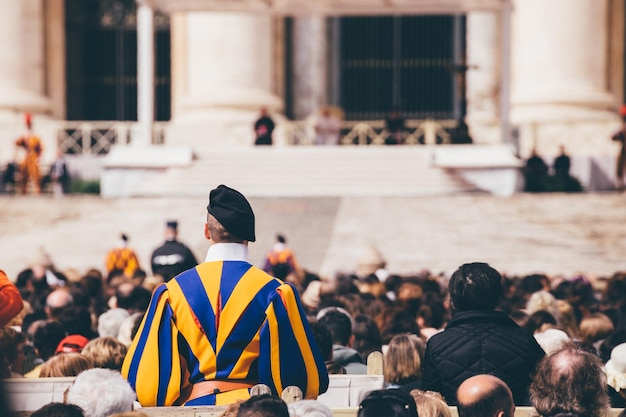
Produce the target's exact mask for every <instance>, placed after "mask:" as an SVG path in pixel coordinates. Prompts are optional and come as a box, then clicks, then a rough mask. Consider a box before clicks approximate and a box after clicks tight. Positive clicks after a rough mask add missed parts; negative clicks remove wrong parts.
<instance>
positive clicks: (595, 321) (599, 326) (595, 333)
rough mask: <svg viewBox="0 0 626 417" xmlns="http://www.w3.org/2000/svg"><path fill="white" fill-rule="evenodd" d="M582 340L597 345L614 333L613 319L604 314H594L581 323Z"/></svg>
mask: <svg viewBox="0 0 626 417" xmlns="http://www.w3.org/2000/svg"><path fill="white" fill-rule="evenodd" d="M579 329H580V338H581V339H582V340H583V342H588V343H595V342H597V341H598V340H602V339H604V338H606V337H607V336H609V335H610V334H611V333H613V330H614V329H615V328H614V326H613V322H612V321H611V319H610V318H609V317H608V316H607V315H605V314H602V313H592V314H590V315H589V317H585V318H584V319H582V320H581V321H580V326H579Z"/></svg>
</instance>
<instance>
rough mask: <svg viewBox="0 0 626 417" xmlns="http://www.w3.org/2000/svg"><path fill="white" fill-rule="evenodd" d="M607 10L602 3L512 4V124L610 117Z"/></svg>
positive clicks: (524, 0) (553, 0)
mask: <svg viewBox="0 0 626 417" xmlns="http://www.w3.org/2000/svg"><path fill="white" fill-rule="evenodd" d="M607 7H608V3H607V0H550V1H544V0H516V1H515V3H514V9H513V33H512V38H513V45H512V50H513V57H512V95H511V104H512V118H513V121H514V122H524V121H532V120H581V119H598V118H606V117H609V116H610V110H612V109H614V108H615V106H616V103H615V97H613V96H612V95H611V94H610V93H609V92H608V90H607V85H608V82H607V81H608V80H607V74H608V73H607V62H608V59H607V51H608V44H607V42H608V39H607V38H608V33H607V29H606V28H607V23H608V20H607V19H608V13H607V12H608V9H607Z"/></svg>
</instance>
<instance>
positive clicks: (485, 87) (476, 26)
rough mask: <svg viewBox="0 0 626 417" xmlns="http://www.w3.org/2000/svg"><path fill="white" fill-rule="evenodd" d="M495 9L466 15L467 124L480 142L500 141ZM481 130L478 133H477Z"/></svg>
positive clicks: (497, 28) (497, 37) (499, 76)
mask: <svg viewBox="0 0 626 417" xmlns="http://www.w3.org/2000/svg"><path fill="white" fill-rule="evenodd" d="M498 16H499V15H498V14H497V13H495V12H482V11H478V12H470V13H468V14H467V29H466V31H467V32H466V33H467V64H468V65H469V69H468V71H467V73H466V78H467V123H468V125H469V126H470V128H471V130H472V133H473V134H472V136H473V137H474V140H475V141H477V142H499V141H500V140H501V138H500V136H501V134H500V133H501V132H499V130H498V128H497V127H498V123H499V114H498V113H499V111H498V106H499V102H498V100H499V97H500V95H499V92H500V91H499V88H500V85H501V81H502V80H501V74H500V72H499V69H500V67H499V62H498V58H499V56H498V51H499V50H500V45H499V39H500V36H499V34H500V32H499V30H500V28H499V25H498V20H499V19H498ZM477 130H478V132H477Z"/></svg>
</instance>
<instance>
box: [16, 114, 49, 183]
mask: <svg viewBox="0 0 626 417" xmlns="http://www.w3.org/2000/svg"><path fill="white" fill-rule="evenodd" d="M24 122H25V123H26V129H27V132H26V134H25V135H23V136H21V137H20V138H19V139H17V140H16V141H15V146H17V147H18V148H23V149H24V151H25V155H24V159H23V160H22V161H21V162H20V164H19V170H20V174H21V175H20V191H21V192H22V194H26V189H27V188H28V183H29V182H31V181H32V183H33V186H34V190H35V194H40V193H41V174H40V172H39V157H40V156H41V153H42V152H43V146H42V144H41V139H39V136H37V135H35V134H34V133H33V129H32V127H33V125H32V116H31V114H30V113H26V114H25V115H24Z"/></svg>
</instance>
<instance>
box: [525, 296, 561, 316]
mask: <svg viewBox="0 0 626 417" xmlns="http://www.w3.org/2000/svg"><path fill="white" fill-rule="evenodd" d="M541 310H543V311H547V312H548V313H550V314H552V316H553V317H554V319H555V320H556V322H557V324H559V323H560V322H561V320H560V314H559V306H558V305H557V302H556V298H554V296H553V295H552V294H550V293H549V292H548V291H543V290H542V291H537V292H535V293H533V294H532V295H531V296H530V298H529V299H528V302H526V313H528V315H529V316H530V315H531V314H533V313H534V312H535V311H541Z"/></svg>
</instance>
